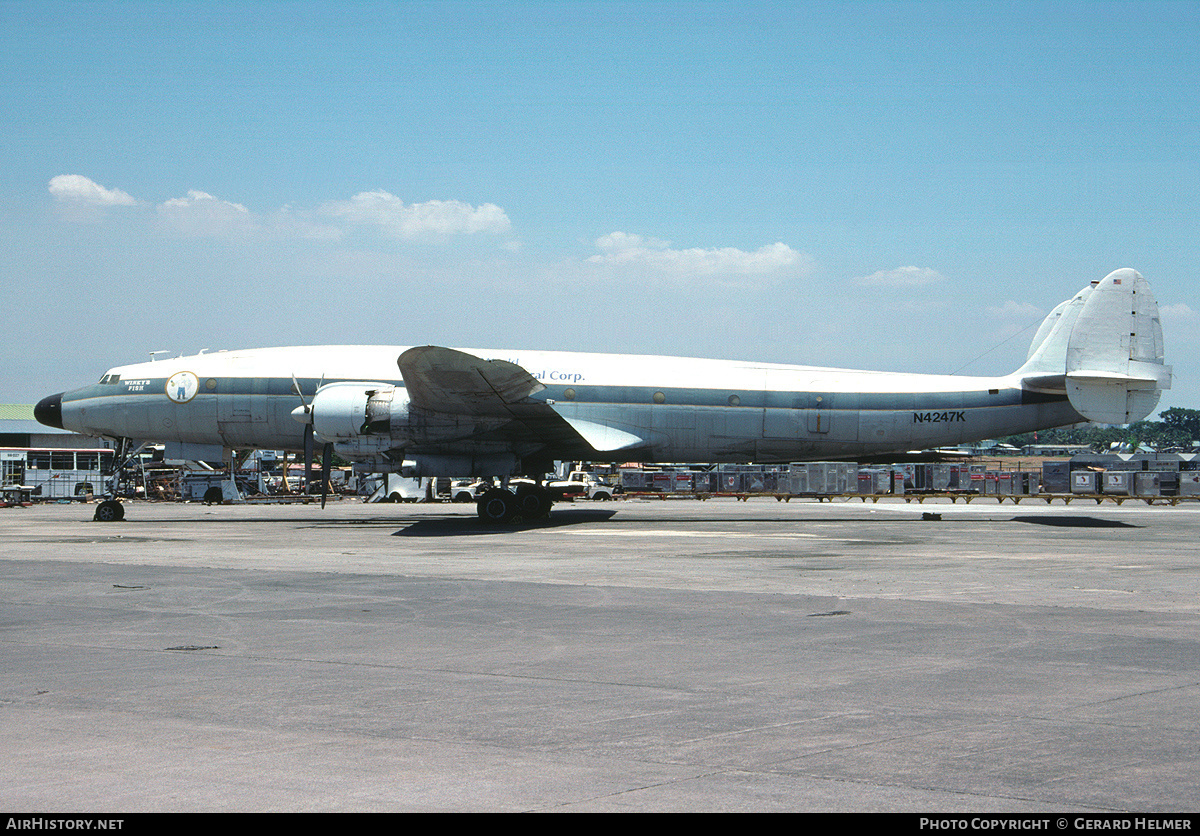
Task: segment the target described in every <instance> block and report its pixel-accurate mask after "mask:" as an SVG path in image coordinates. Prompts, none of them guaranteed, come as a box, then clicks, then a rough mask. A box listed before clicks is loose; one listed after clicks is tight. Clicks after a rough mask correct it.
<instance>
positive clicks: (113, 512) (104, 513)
mask: <svg viewBox="0 0 1200 836" xmlns="http://www.w3.org/2000/svg"><path fill="white" fill-rule="evenodd" d="M92 519H93V520H96V521H97V522H120V521H121V520H123V519H125V506H124V505H122V504H121V503H120V502H117V501H116V500H115V499H106V500H104V501H103V502H101V503H100V504H99V505H97V506H96V514H95V516H93V517H92Z"/></svg>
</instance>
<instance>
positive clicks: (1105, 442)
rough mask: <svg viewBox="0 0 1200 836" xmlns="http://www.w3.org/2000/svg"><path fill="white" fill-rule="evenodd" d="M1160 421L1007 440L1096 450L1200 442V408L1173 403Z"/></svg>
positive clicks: (1044, 432)
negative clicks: (1184, 407)
mask: <svg viewBox="0 0 1200 836" xmlns="http://www.w3.org/2000/svg"><path fill="white" fill-rule="evenodd" d="M1158 417H1159V420H1157V421H1137V422H1135V423H1133V424H1130V425H1129V426H1126V427H1109V426H1098V425H1096V424H1081V425H1077V426H1074V427H1060V428H1059V429H1055V430H1038V431H1037V432H1036V433H1021V434H1019V435H1011V436H1009V437H1007V438H1005V439H1003V441H1004V442H1005V443H1006V444H1011V445H1013V446H1014V447H1024V446H1025V445H1027V444H1062V445H1080V444H1087V445H1089V446H1091V447H1092V448H1093V449H1095V450H1107V449H1108V448H1110V447H1111V446H1112V445H1113V444H1115V443H1125V444H1130V445H1133V446H1137V445H1139V444H1146V445H1149V446H1150V447H1153V448H1154V449H1156V450H1159V451H1165V450H1170V449H1175V450H1190V449H1191V448H1192V447H1193V446H1194V445H1196V444H1197V443H1200V410H1198V409H1181V408H1180V407H1177V406H1173V407H1171V408H1170V409H1164V410H1163V411H1162V412H1161V413H1159V416H1158Z"/></svg>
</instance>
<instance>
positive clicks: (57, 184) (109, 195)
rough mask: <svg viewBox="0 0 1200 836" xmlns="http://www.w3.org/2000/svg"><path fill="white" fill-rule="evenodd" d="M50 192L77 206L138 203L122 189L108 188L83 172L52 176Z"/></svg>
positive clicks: (64, 201)
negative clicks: (90, 178) (85, 175)
mask: <svg viewBox="0 0 1200 836" xmlns="http://www.w3.org/2000/svg"><path fill="white" fill-rule="evenodd" d="M50 194H52V195H53V196H54V199H55V200H58V201H61V202H63V203H70V204H74V205H77V206H78V205H83V206H133V205H135V204H136V203H137V201H136V200H134V198H133V197H132V196H131V195H129V194H127V193H125V192H123V191H121V190H120V189H106V188H104V187H103V186H101V185H100V184H99V183H97V182H96V181H95V180H89V179H88V178H86V177H84V176H83V175H81V174H60V175H58V176H57V177H53V178H51V180H50Z"/></svg>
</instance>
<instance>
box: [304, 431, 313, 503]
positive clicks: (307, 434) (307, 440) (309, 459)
mask: <svg viewBox="0 0 1200 836" xmlns="http://www.w3.org/2000/svg"><path fill="white" fill-rule="evenodd" d="M312 466H313V428H312V424H305V425H304V494H305V496H306V497H307V496H308V486H309V485H311V484H312ZM304 501H305V502H307V501H308V500H307V499H305V500H304Z"/></svg>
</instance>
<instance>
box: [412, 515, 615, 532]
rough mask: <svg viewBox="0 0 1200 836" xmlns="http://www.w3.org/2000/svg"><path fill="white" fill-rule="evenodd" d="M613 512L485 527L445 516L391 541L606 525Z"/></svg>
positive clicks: (416, 524) (471, 520) (426, 521)
mask: <svg viewBox="0 0 1200 836" xmlns="http://www.w3.org/2000/svg"><path fill="white" fill-rule="evenodd" d="M616 513H617V512H616V511H612V510H607V509H600V508H595V509H592V508H588V509H583V508H578V509H572V510H569V511H567V510H563V511H555V512H554V513H552V514H551V515H550V516H549V517H546V518H543V519H540V520H527V521H519V522H513V523H508V524H494V525H493V524H489V523H485V522H481V521H480V520H479V519H478V518H475V517H466V516H445V517H426V518H424V519H419V520H417V521H415V522H414V523H413V524H412V525H408V526H405V527H404V528H402V529H400V530H399V531H397V532H395V533H394V534H393V535H392V536H393V537H463V536H466V535H475V534H508V533H511V532H513V531H531V530H533V529H541V528H560V527H562V526H567V525H583V524H587V523H598V522H608V520H610V519H611V518H612V517H613V515H614V514H616Z"/></svg>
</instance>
